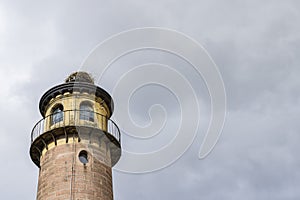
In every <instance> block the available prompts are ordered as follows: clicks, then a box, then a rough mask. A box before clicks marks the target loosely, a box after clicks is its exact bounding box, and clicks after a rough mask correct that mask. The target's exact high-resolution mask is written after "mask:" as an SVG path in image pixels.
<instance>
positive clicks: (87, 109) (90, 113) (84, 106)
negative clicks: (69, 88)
mask: <svg viewBox="0 0 300 200" xmlns="http://www.w3.org/2000/svg"><path fill="white" fill-rule="evenodd" d="M79 118H80V119H81V120H87V121H91V122H93V121H94V110H93V107H92V105H91V104H90V103H88V102H83V103H81V104H80V115H79Z"/></svg>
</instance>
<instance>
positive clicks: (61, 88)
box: [39, 71, 114, 117]
mask: <svg viewBox="0 0 300 200" xmlns="http://www.w3.org/2000/svg"><path fill="white" fill-rule="evenodd" d="M74 92H77V93H88V94H90V95H94V96H95V97H96V98H97V97H100V98H101V99H102V100H103V101H104V102H105V104H106V105H107V106H108V108H109V116H108V117H110V116H111V115H112V113H113V110H114V102H113V100H112V98H111V96H110V95H109V94H108V93H107V92H106V91H105V90H104V89H102V88H100V87H98V86H97V85H95V83H94V79H93V78H92V76H91V75H90V74H89V73H87V72H84V71H78V72H73V73H72V74H71V75H69V76H68V77H67V78H66V80H65V82H64V83H62V84H60V85H56V86H54V87H52V88H50V89H49V90H48V91H46V93H45V94H44V95H43V96H42V97H41V99H40V103H39V108H40V112H41V114H42V116H43V117H46V115H45V114H46V110H47V107H48V105H49V102H50V101H51V100H52V99H55V98H56V97H57V96H59V95H64V94H66V93H69V94H72V93H74Z"/></svg>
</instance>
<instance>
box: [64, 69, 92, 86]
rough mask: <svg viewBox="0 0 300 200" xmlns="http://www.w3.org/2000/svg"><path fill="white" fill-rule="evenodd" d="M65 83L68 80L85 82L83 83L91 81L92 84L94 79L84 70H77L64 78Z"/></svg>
mask: <svg viewBox="0 0 300 200" xmlns="http://www.w3.org/2000/svg"><path fill="white" fill-rule="evenodd" d="M65 82H66V83H69V82H85V83H91V84H94V79H93V78H92V77H91V75H90V74H89V73H87V72H84V71H78V72H74V73H72V74H71V75H70V76H68V78H67V79H66V80H65Z"/></svg>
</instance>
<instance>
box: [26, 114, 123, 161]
mask: <svg viewBox="0 0 300 200" xmlns="http://www.w3.org/2000/svg"><path fill="white" fill-rule="evenodd" d="M83 133H84V134H83ZM91 133H93V134H94V135H93V136H95V135H96V136H97V137H98V138H103V136H106V137H104V138H106V139H108V141H110V143H111V145H110V146H111V149H112V154H116V155H117V156H115V158H116V159H114V160H113V161H112V163H113V165H114V164H115V163H116V162H117V160H118V159H119V157H120V156H119V154H120V144H121V135H120V130H119V128H118V126H117V125H116V124H115V122H113V121H112V120H111V119H109V118H107V117H106V116H104V115H102V114H100V113H96V112H93V111H88V110H65V111H60V112H56V113H53V114H51V115H48V116H46V117H45V118H43V119H41V120H40V121H38V122H37V124H36V125H35V126H34V127H33V129H32V132H31V148H30V154H31V158H32V160H33V161H34V163H35V164H36V165H38V166H39V163H40V161H39V159H40V156H41V155H42V151H43V149H45V148H46V149H48V144H49V143H51V142H54V143H55V145H56V144H57V143H56V142H57V140H58V139H62V138H64V139H66V142H68V138H69V137H73V136H74V134H76V135H77V136H78V138H79V140H81V139H85V140H87V139H89V138H87V137H88V134H89V137H91V136H90V135H91Z"/></svg>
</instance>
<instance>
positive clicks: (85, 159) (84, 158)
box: [78, 151, 89, 164]
mask: <svg viewBox="0 0 300 200" xmlns="http://www.w3.org/2000/svg"><path fill="white" fill-rule="evenodd" d="M78 158H79V160H80V162H81V163H82V164H87V163H88V162H89V160H88V155H87V152H86V151H80V153H79V156H78Z"/></svg>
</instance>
